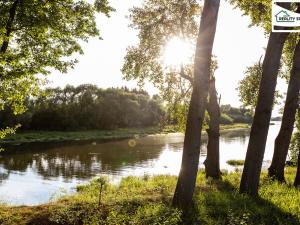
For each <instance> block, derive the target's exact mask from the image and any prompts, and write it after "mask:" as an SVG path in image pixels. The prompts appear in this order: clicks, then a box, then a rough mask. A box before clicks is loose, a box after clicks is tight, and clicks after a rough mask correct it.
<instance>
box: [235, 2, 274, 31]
mask: <svg viewBox="0 0 300 225" xmlns="http://www.w3.org/2000/svg"><path fill="white" fill-rule="evenodd" d="M229 2H230V3H231V4H232V5H234V6H235V7H236V8H240V9H241V10H242V11H243V12H244V14H245V15H247V16H250V18H251V26H261V27H263V28H264V29H265V31H266V32H270V31H271V30H272V24H271V21H272V18H271V16H272V1H269V0H255V1H248V0H230V1H229Z"/></svg>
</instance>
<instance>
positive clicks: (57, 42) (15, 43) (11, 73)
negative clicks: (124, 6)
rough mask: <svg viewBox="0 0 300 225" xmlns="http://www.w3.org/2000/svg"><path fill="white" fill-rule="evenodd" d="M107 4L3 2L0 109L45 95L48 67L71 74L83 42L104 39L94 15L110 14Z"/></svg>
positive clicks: (20, 107) (17, 107) (0, 10)
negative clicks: (80, 41)
mask: <svg viewBox="0 0 300 225" xmlns="http://www.w3.org/2000/svg"><path fill="white" fill-rule="evenodd" d="M112 10H113V9H112V8H111V7H110V6H109V5H108V2H107V1H106V0H97V1H96V2H95V3H94V4H90V3H87V2H85V1H74V0H66V1H60V0H54V1H46V0H41V1H37V0H34V1H32V0H14V1H1V3H0V15H1V16H0V46H1V50H0V79H1V82H0V93H1V94H0V107H1V108H2V109H3V108H4V107H5V106H9V107H11V108H12V109H13V111H14V112H15V113H17V114H18V113H22V112H24V110H25V107H24V99H25V96H37V95H38V94H40V88H39V87H40V85H41V84H43V79H42V78H41V77H40V76H37V74H40V75H41V74H42V75H47V74H49V73H50V72H49V69H50V68H51V69H56V70H59V71H61V72H66V71H67V69H68V68H72V67H74V65H75V63H76V62H77V60H75V59H71V58H70V57H71V56H72V55H73V54H74V53H80V54H82V53H83V50H82V49H81V47H80V44H79V40H83V41H87V40H88V38H89V37H95V36H99V31H98V29H97V27H96V22H95V13H96V12H97V11H98V12H101V13H104V14H106V15H107V16H109V12H111V11H112Z"/></svg>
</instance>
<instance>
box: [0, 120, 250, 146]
mask: <svg viewBox="0 0 300 225" xmlns="http://www.w3.org/2000/svg"><path fill="white" fill-rule="evenodd" d="M248 127H249V125H248V124H233V125H222V126H221V130H230V129H243V128H248ZM172 132H176V130H175V129H174V127H172V126H168V127H166V128H164V129H161V128H159V127H147V128H124V129H116V130H106V131H105V130H92V131H66V132H63V131H26V132H19V133H16V134H14V135H11V136H9V137H7V138H5V139H2V140H0V144H9V145H10V144H12V145H19V144H26V143H45V142H70V141H73V142H76V141H97V140H114V139H122V138H134V137H136V136H139V137H143V136H147V135H150V134H159V133H172Z"/></svg>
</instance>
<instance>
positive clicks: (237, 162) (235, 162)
mask: <svg viewBox="0 0 300 225" xmlns="http://www.w3.org/2000/svg"><path fill="white" fill-rule="evenodd" d="M226 163H227V164H229V165H231V166H242V165H244V163H245V160H234V159H231V160H228V161H227V162H226Z"/></svg>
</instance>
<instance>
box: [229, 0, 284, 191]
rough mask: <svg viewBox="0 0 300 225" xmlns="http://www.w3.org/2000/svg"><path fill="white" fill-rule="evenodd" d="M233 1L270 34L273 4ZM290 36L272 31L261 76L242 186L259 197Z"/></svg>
mask: <svg viewBox="0 0 300 225" xmlns="http://www.w3.org/2000/svg"><path fill="white" fill-rule="evenodd" d="M231 2H232V3H234V4H236V6H238V7H240V8H241V9H242V10H243V11H244V12H245V14H247V15H250V16H251V19H252V22H253V24H255V25H263V26H264V27H265V28H266V30H267V31H270V27H271V26H270V22H266V19H267V16H266V13H270V11H271V7H270V2H267V1H258V2H252V1H251V2H249V1H236V0H232V1H231ZM281 4H282V5H281V6H284V7H287V8H288V7H289V4H288V3H281ZM269 15H271V14H269ZM287 37H288V33H273V32H271V33H270V36H269V41H268V46H267V49H266V54H265V58H264V62H263V65H262V77H261V81H260V88H259V93H258V99H257V104H256V108H255V113H254V119H253V124H252V127H251V132H250V139H249V143H248V148H247V154H246V160H245V165H244V169H243V174H242V179H241V184H240V192H242V193H247V194H250V195H257V194H258V185H259V179H260V172H261V167H262V162H263V157H264V152H265V145H266V140H267V135H268V130H269V123H270V119H271V113H272V106H273V102H274V96H275V88H276V81H277V75H278V70H279V68H280V59H281V55H282V51H283V47H284V43H285V41H286V39H287Z"/></svg>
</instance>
